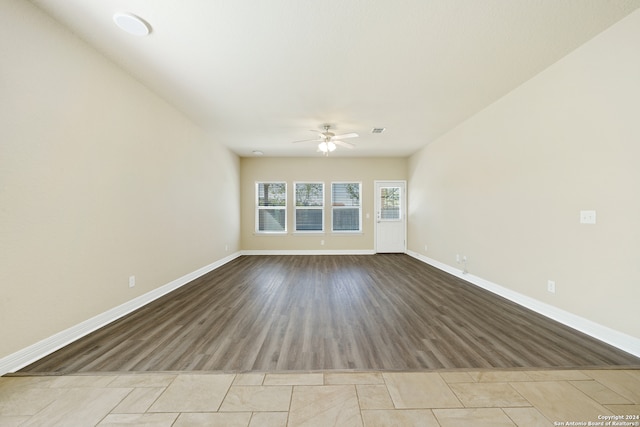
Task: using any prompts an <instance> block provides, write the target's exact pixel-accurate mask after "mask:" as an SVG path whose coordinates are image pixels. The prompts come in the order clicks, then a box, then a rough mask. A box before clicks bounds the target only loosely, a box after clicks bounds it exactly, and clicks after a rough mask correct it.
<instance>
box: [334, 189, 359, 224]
mask: <svg viewBox="0 0 640 427" xmlns="http://www.w3.org/2000/svg"><path fill="white" fill-rule="evenodd" d="M334 184H357V185H358V206H357V207H358V229H357V230H335V229H334V225H335V224H334V217H335V215H334V214H335V211H336V210H340V209H353V208H355V206H336V205H334V199H333V196H334V190H333V186H334ZM331 232H332V233H336V234H360V233H362V181H332V182H331Z"/></svg>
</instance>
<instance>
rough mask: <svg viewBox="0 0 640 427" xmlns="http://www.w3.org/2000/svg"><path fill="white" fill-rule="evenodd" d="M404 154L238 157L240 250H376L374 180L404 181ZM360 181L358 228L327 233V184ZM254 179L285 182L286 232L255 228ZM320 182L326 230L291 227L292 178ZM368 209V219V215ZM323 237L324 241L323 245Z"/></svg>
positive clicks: (293, 180) (329, 185)
mask: <svg viewBox="0 0 640 427" xmlns="http://www.w3.org/2000/svg"><path fill="white" fill-rule="evenodd" d="M406 170H407V159H405V158H337V157H326V158H325V157H321V156H319V157H313V158H289V157H284V158H268V157H264V158H242V159H241V161H240V171H241V194H242V218H241V221H242V227H241V228H242V243H241V245H242V249H243V250H284V251H291V250H296V251H297V250H304V251H335V250H348V251H372V250H373V249H374V241H373V238H374V230H373V226H374V223H375V221H374V220H373V219H374V216H375V215H374V210H373V208H374V200H373V196H374V181H375V180H405V179H406ZM350 180H353V181H358V182H362V194H361V200H362V233H359V234H342V233H332V232H331V203H330V200H331V199H330V197H331V195H330V189H331V182H333V181H350ZM257 181H285V182H286V183H287V192H288V209H287V224H288V232H287V234H286V235H275V236H274V235H263V234H256V233H255V184H256V182H257ZM296 181H321V182H324V183H325V218H324V220H325V232H324V234H302V233H294V232H293V215H294V214H293V211H294V209H293V192H292V189H293V183H294V182H296ZM367 214H369V218H367ZM321 240H324V245H321Z"/></svg>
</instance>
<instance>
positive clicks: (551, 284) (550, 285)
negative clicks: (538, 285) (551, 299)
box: [547, 280, 556, 294]
mask: <svg viewBox="0 0 640 427" xmlns="http://www.w3.org/2000/svg"><path fill="white" fill-rule="evenodd" d="M547 291H549V292H551V293H552V294H555V293H556V282H554V281H553V280H548V281H547Z"/></svg>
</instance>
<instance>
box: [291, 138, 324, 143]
mask: <svg viewBox="0 0 640 427" xmlns="http://www.w3.org/2000/svg"><path fill="white" fill-rule="evenodd" d="M322 141H323V140H322V139H319V138H315V139H301V140H300V141H292V142H291V143H292V144H297V143H298V142H322Z"/></svg>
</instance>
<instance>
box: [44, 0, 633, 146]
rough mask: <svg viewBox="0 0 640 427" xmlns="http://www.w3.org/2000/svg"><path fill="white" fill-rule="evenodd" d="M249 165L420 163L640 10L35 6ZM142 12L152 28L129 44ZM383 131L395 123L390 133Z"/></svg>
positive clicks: (479, 0)
mask: <svg viewBox="0 0 640 427" xmlns="http://www.w3.org/2000/svg"><path fill="white" fill-rule="evenodd" d="M32 1H33V3H35V4H36V5H38V6H40V7H41V8H42V9H44V10H45V11H46V12H47V13H49V14H50V15H52V16H53V17H54V18H55V19H57V20H58V21H60V22H61V23H63V24H64V25H65V26H67V27H69V28H70V29H71V31H73V32H74V33H76V34H77V35H78V36H79V37H81V38H82V39H84V40H86V41H87V42H88V43H89V44H91V45H93V46H94V47H95V48H96V49H97V50H98V51H100V52H102V53H103V54H104V55H106V56H107V57H109V58H110V59H111V60H113V61H114V62H115V63H117V64H119V65H120V66H121V67H122V68H124V69H125V70H127V71H128V72H130V73H131V74H132V75H133V76H135V77H136V78H137V79H138V80H140V81H141V82H143V83H144V84H145V85H147V86H148V87H149V88H151V89H152V90H153V91H155V92H156V93H158V94H159V95H160V96H162V97H163V98H165V99H166V100H167V101H169V102H170V103H171V104H173V105H174V106H175V107H176V108H178V109H179V110H181V111H182V112H183V113H185V114H186V115H187V116H189V117H190V118H191V119H192V120H193V121H194V122H196V123H198V124H199V125H201V126H202V127H203V128H205V129H206V130H207V131H209V132H211V133H212V134H213V135H214V137H215V138H216V139H217V140H218V141H220V142H221V143H223V144H225V145H227V146H228V147H230V148H231V149H232V150H233V151H235V152H236V153H238V154H239V155H241V156H251V155H252V151H253V150H261V151H263V152H264V153H265V155H266V156H318V155H319V154H318V153H316V151H315V145H314V144H311V143H302V144H292V143H291V142H292V141H295V140H299V139H306V138H313V137H314V134H312V133H311V132H309V129H318V130H320V128H321V125H322V124H324V123H331V124H333V125H334V126H335V127H336V133H346V132H357V133H359V134H360V137H359V138H357V139H352V140H349V141H353V142H355V143H356V144H357V146H356V147H355V149H353V150H347V149H344V148H342V147H339V148H338V150H337V151H336V152H335V153H332V155H335V156H407V155H410V154H412V153H414V152H415V151H417V150H418V149H419V148H421V147H423V146H424V145H425V144H428V143H429V142H431V141H433V140H434V139H435V138H437V137H438V136H439V135H442V134H443V133H445V132H447V131H448V130H450V129H451V128H452V127H454V126H455V125H456V124H458V123H460V122H461V121H463V120H464V119H465V118H467V117H469V116H471V115H473V114H474V113H476V112H478V111H479V110H481V109H483V108H484V107H486V106H487V105H489V104H490V103H492V102H494V101H495V100H497V99H498V98H500V97H501V96H503V95H505V94H506V93H507V92H509V91H510V90H512V89H514V88H515V87H517V86H518V85H520V84H521V83H523V82H524V81H526V80H528V79H530V78H531V77H533V76H534V75H536V74H537V73H539V72H540V71H542V70H543V69H545V68H546V67H548V66H549V65H551V64H552V63H554V62H555V61H557V60H558V59H560V58H562V57H563V56H565V55H566V54H568V53H569V52H570V51H572V50H573V49H575V48H577V47H578V46H580V45H581V44H583V43H585V42H586V41H587V40H589V39H590V38H592V37H593V36H595V35H596V34H598V33H599V32H601V31H603V30H604V29H606V28H607V27H609V26H611V25H612V24H613V23H615V22H616V21H618V20H620V19H622V18H623V17H624V16H626V15H628V14H629V13H631V12H632V11H633V10H635V9H637V8H638V7H640V0H401V1H398V0H152V1H151V0H98V1H96V0H93V1H87V0H32ZM117 12H130V13H133V14H136V15H138V16H140V17H142V18H143V19H145V20H146V21H147V22H148V23H149V24H150V25H151V27H152V33H151V34H150V35H149V36H147V37H138V36H133V35H129V34H127V33H125V32H123V31H122V30H120V29H119V28H118V27H116V25H115V24H114V22H113V15H114V13H117ZM373 127H385V128H386V131H385V132H384V133H383V134H380V135H373V134H371V129H372V128H373Z"/></svg>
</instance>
